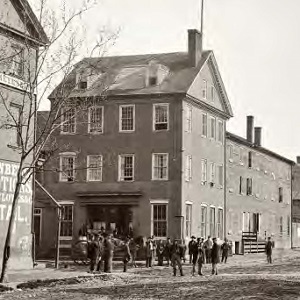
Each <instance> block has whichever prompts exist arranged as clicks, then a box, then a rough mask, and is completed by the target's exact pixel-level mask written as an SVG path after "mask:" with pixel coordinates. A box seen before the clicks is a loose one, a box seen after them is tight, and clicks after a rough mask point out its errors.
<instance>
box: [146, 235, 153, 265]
mask: <svg viewBox="0 0 300 300" xmlns="http://www.w3.org/2000/svg"><path fill="white" fill-rule="evenodd" d="M152 255H153V244H152V240H151V237H149V238H148V240H147V242H146V268H149V267H152Z"/></svg>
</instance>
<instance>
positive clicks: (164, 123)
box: [153, 103, 169, 131]
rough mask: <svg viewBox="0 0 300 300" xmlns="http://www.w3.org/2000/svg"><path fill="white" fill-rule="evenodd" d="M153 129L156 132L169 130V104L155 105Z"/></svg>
mask: <svg viewBox="0 0 300 300" xmlns="http://www.w3.org/2000/svg"><path fill="white" fill-rule="evenodd" d="M153 129H154V130H155V131H159V130H168V129H169V104H167V103H162V104H154V105H153Z"/></svg>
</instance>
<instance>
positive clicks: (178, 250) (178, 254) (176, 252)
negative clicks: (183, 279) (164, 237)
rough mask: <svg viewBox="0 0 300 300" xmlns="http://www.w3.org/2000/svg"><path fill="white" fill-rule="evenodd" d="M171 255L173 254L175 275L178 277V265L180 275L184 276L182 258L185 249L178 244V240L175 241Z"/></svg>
mask: <svg viewBox="0 0 300 300" xmlns="http://www.w3.org/2000/svg"><path fill="white" fill-rule="evenodd" d="M171 253H172V266H173V275H174V276H176V265H178V269H179V271H180V275H181V276H183V271H182V264H181V258H182V256H183V248H182V246H180V245H179V244H178V241H177V240H174V241H173V244H172V247H171Z"/></svg>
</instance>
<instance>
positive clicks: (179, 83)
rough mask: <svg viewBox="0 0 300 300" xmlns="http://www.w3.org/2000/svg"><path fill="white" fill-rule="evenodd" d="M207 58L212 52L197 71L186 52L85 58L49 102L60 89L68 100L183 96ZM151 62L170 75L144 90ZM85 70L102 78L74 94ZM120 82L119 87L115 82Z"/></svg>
mask: <svg viewBox="0 0 300 300" xmlns="http://www.w3.org/2000/svg"><path fill="white" fill-rule="evenodd" d="M210 54H211V51H204V52H203V54H202V58H201V60H200V62H199V64H198V65H197V67H191V66H190V65H189V58H188V53H187V52H175V53H162V54H145V55H131V56H110V57H101V58H85V59H83V60H82V61H80V62H79V63H78V64H77V65H76V66H75V67H74V69H73V71H72V72H71V73H70V74H69V76H68V77H67V78H66V80H65V81H64V82H63V84H61V85H60V86H58V87H57V88H56V89H55V90H54V91H53V92H52V93H51V95H50V96H49V98H50V99H51V98H54V97H56V96H57V95H58V94H59V93H60V88H61V87H62V86H63V87H64V95H66V94H68V96H69V97H71V98H72V97H93V96H103V93H105V94H106V95H116V96H117V95H122V96H126V95H153V94H174V93H186V92H187V90H188V88H189V86H190V85H191V84H192V82H193V80H194V78H195V76H196V75H197V74H198V72H199V71H200V69H201V67H202V65H203V64H204V63H205V62H206V60H207V58H208V57H209V55H210ZM152 60H155V61H156V62H157V63H159V64H162V65H164V66H165V67H167V68H168V69H169V73H168V75H167V76H166V78H165V79H164V80H163V82H162V83H161V84H159V85H153V86H149V85H148V86H147V85H146V80H145V70H146V68H147V66H148V64H149V62H150V61H152ZM86 68H91V69H92V70H95V72H97V71H98V72H100V73H102V75H99V80H96V81H95V82H94V83H93V85H92V86H91V87H90V88H89V89H86V90H77V89H75V86H76V74H77V73H79V72H80V71H81V70H84V69H86ZM126 68H131V71H130V72H126V71H124V70H125V69H126ZM126 74H127V75H126ZM100 77H101V78H100ZM120 78H121V79H122V83H121V82H118V80H119V79H120ZM116 83H118V84H116ZM56 93H58V94H56Z"/></svg>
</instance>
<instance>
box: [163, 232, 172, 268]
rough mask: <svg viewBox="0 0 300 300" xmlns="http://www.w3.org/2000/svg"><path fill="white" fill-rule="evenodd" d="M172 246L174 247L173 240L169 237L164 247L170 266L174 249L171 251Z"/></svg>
mask: <svg viewBox="0 0 300 300" xmlns="http://www.w3.org/2000/svg"><path fill="white" fill-rule="evenodd" d="M171 248H172V242H171V239H170V238H169V237H168V238H167V242H166V245H165V249H164V256H165V258H166V261H167V265H168V266H169V265H170V261H172V251H171ZM171 264H172V262H171Z"/></svg>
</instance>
